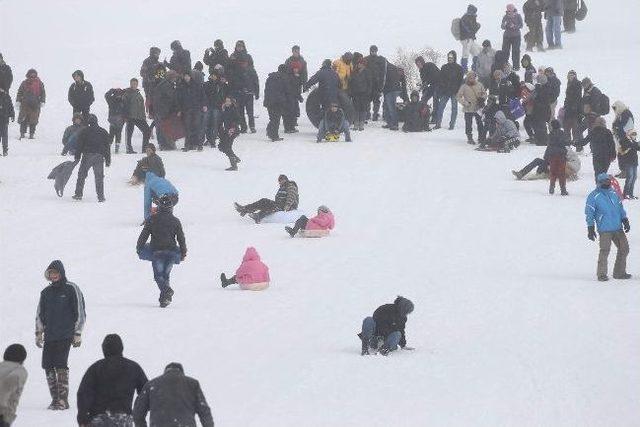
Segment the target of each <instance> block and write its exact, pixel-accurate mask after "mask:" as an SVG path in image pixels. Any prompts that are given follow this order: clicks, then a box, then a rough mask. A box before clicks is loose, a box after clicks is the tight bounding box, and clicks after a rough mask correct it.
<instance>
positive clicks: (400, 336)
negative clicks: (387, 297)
mask: <svg viewBox="0 0 640 427" xmlns="http://www.w3.org/2000/svg"><path fill="white" fill-rule="evenodd" d="M411 312H413V303H412V302H411V301H410V300H409V299H407V298H404V297H401V296H399V297H397V298H396V299H395V301H394V302H393V304H384V305H381V306H380V307H378V308H377V309H376V311H374V312H373V316H371V317H367V318H365V319H364V320H363V322H362V332H360V333H359V334H358V337H360V341H361V342H362V355H363V356H365V355H368V354H371V352H372V351H374V352H380V354H382V355H383V356H386V355H388V354H389V352H391V351H395V350H397V348H398V346H400V347H401V348H403V349H406V350H413V348H411V347H407V337H406V335H405V326H406V323H407V315H409V314H410V313H411Z"/></svg>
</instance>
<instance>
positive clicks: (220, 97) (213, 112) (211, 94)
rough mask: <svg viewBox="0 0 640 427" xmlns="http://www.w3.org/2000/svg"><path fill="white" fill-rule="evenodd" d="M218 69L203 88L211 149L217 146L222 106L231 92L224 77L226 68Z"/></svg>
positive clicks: (207, 134) (206, 135)
mask: <svg viewBox="0 0 640 427" xmlns="http://www.w3.org/2000/svg"><path fill="white" fill-rule="evenodd" d="M216 67H217V68H215V69H214V70H213V72H212V73H211V74H210V75H209V79H208V80H207V81H206V82H205V83H204V85H203V87H202V89H203V91H204V98H205V100H206V103H207V115H206V116H205V123H204V126H205V137H206V142H207V144H209V145H211V147H215V146H216V138H217V137H218V128H219V127H220V115H221V114H222V104H223V103H224V99H225V97H226V96H227V94H228V92H229V85H228V84H227V79H226V78H225V77H224V68H223V67H222V65H217V66H216Z"/></svg>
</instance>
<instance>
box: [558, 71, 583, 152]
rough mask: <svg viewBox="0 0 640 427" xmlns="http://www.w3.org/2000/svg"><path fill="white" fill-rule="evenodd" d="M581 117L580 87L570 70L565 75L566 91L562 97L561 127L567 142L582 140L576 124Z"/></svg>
mask: <svg viewBox="0 0 640 427" xmlns="http://www.w3.org/2000/svg"><path fill="white" fill-rule="evenodd" d="M581 115H582V85H581V84H580V80H578V75H577V74H576V72H575V71H573V70H571V71H569V73H568V74H567V90H566V92H565V97H564V118H563V125H562V127H563V128H564V132H565V135H566V136H567V138H568V139H569V141H571V142H572V143H573V142H576V141H578V140H580V139H581V138H582V135H581V134H580V131H579V127H578V124H579V123H580V116H581Z"/></svg>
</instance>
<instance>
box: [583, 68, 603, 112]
mask: <svg viewBox="0 0 640 427" xmlns="http://www.w3.org/2000/svg"><path fill="white" fill-rule="evenodd" d="M581 83H582V90H583V96H582V105H583V112H584V113H586V112H585V111H584V106H585V105H589V106H590V107H591V111H592V112H594V113H596V114H597V115H599V116H606V115H607V114H609V104H608V102H607V103H606V105H605V106H603V105H602V102H603V101H604V100H606V101H608V98H606V97H605V96H604V94H603V93H602V92H601V91H600V89H598V88H597V87H596V86H595V85H594V84H593V82H592V81H591V79H590V78H589V77H585V78H584V79H582V82H581Z"/></svg>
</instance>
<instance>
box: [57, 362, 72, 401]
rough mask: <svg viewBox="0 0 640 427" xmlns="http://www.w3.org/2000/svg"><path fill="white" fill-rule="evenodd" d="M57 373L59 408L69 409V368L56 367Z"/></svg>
mask: <svg viewBox="0 0 640 427" xmlns="http://www.w3.org/2000/svg"><path fill="white" fill-rule="evenodd" d="M56 374H57V375H58V396H59V398H60V400H59V402H60V403H59V405H60V408H59V409H69V369H56Z"/></svg>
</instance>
